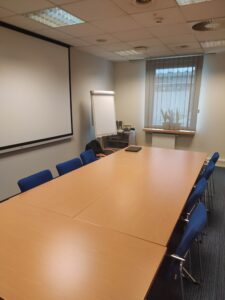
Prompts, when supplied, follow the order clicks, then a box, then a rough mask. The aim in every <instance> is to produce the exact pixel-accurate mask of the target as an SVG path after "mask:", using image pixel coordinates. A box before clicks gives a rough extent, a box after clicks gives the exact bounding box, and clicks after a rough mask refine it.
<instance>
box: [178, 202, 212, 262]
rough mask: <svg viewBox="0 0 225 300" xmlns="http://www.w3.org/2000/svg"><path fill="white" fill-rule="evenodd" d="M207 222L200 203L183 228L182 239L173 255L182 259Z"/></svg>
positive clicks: (204, 211) (203, 208) (202, 205)
mask: <svg viewBox="0 0 225 300" xmlns="http://www.w3.org/2000/svg"><path fill="white" fill-rule="evenodd" d="M206 222H207V213H206V208H205V205H204V203H202V202H200V203H199V204H198V205H197V206H196V208H195V209H194V210H193V213H192V214H191V217H190V220H189V222H188V224H187V225H186V227H185V230H184V234H183V237H182V239H181V241H180V243H179V245H178V247H177V249H176V252H175V254H176V255H178V256H180V257H184V255H185V253H186V252H187V251H188V250H189V249H190V247H191V244H192V242H193V241H194V240H195V238H196V237H197V236H198V235H199V233H201V232H202V230H203V229H204V227H205V226H206Z"/></svg>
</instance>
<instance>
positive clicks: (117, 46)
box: [101, 43, 132, 51]
mask: <svg viewBox="0 0 225 300" xmlns="http://www.w3.org/2000/svg"><path fill="white" fill-rule="evenodd" d="M101 48H103V49H105V50H107V51H122V50H128V49H131V48H132V47H131V46H130V45H128V44H126V43H115V44H109V45H101Z"/></svg>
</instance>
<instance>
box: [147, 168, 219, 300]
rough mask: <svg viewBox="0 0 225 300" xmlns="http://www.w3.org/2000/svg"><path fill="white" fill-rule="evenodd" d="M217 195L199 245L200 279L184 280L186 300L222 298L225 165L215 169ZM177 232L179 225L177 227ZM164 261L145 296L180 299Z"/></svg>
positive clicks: (149, 299)
mask: <svg viewBox="0 0 225 300" xmlns="http://www.w3.org/2000/svg"><path fill="white" fill-rule="evenodd" d="M214 179H215V187H216V194H215V198H214V209H213V210H212V211H211V212H210V213H209V214H208V226H207V228H206V236H204V238H203V243H202V245H201V255H202V263H203V281H202V283H201V285H200V286H199V285H194V284H193V283H191V282H189V281H188V280H184V284H185V285H184V287H185V297H186V299H185V300H225V168H218V167H217V168H216V169H215V172H214ZM178 232H179V226H178ZM194 254H195V249H193V255H192V257H193V258H192V260H193V261H192V266H193V274H196V276H197V274H199V272H198V271H199V266H198V264H197V261H195V260H194ZM166 266H167V262H166V261H165V262H164V263H163V264H162V267H161V269H160V271H159V274H158V275H157V278H156V280H155V282H154V284H153V286H152V288H151V290H150V292H149V294H148V296H147V300H179V299H181V295H180V289H179V282H178V281H174V280H173V281H171V280H169V279H168V278H166V277H165V270H166Z"/></svg>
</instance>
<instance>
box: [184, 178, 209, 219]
mask: <svg viewBox="0 0 225 300" xmlns="http://www.w3.org/2000/svg"><path fill="white" fill-rule="evenodd" d="M206 187H207V180H206V179H205V177H202V178H201V179H200V180H199V181H198V182H197V185H196V186H195V188H194V190H193V191H192V193H191V194H190V196H189V197H188V199H187V203H186V205H185V208H184V212H185V214H187V219H188V218H189V216H190V214H191V212H192V210H193V209H194V207H195V206H196V204H197V203H198V202H200V201H201V199H202V197H203V196H204V193H205V190H206Z"/></svg>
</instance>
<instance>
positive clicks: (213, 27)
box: [192, 19, 225, 31]
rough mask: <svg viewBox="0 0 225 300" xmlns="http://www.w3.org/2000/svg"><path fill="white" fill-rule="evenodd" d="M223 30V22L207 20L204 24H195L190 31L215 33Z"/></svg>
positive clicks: (224, 22)
mask: <svg viewBox="0 0 225 300" xmlns="http://www.w3.org/2000/svg"><path fill="white" fill-rule="evenodd" d="M223 28H225V20H224V19H223V20H222V19H220V20H208V21H204V22H199V23H196V24H194V25H193V26H192V29H194V30H196V31H217V30H220V29H223Z"/></svg>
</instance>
